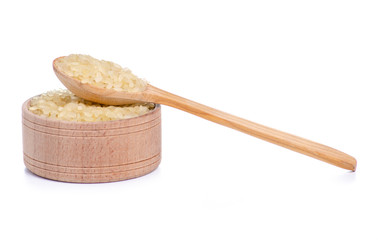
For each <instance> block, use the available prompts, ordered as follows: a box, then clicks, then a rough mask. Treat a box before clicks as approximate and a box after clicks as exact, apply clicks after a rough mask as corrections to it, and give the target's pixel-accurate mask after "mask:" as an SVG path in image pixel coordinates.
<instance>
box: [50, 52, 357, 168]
mask: <svg viewBox="0 0 378 240" xmlns="http://www.w3.org/2000/svg"><path fill="white" fill-rule="evenodd" d="M57 59H59V58H57ZM57 59H55V60H54V62H53V69H54V71H55V74H56V75H57V77H58V78H59V80H60V81H61V82H62V83H63V84H64V85H65V86H66V87H67V88H68V89H69V90H71V91H72V92H73V93H74V94H76V95H77V96H79V97H82V98H84V99H88V100H91V101H94V102H99V103H103V104H112V105H120V104H126V103H132V102H138V101H142V102H154V103H159V104H163V105H167V106H170V107H174V108H177V109H180V110H183V111H186V112H188V113H191V114H194V115H197V116H199V117H201V118H204V119H207V120H209V121H212V122H215V123H218V124H221V125H223V126H226V127H230V128H233V129H235V130H238V131H241V132H244V133H246V134H249V135H252V136H254V137H257V138H260V139H262V140H265V141H268V142H270V143H274V144H276V145H279V146H281V147H285V148H287V149H290V150H293V151H296V152H299V153H302V154H305V155H307V156H310V157H313V158H316V159H318V160H321V161H324V162H326V163H329V164H333V165H335V166H338V167H341V168H344V169H348V170H352V171H355V170H356V165H357V161H356V159H355V158H353V157H352V156H350V155H348V154H346V153H343V152H341V151H339V150H336V149H334V148H331V147H328V146H325V145H323V144H320V143H316V142H313V141H310V140H307V139H304V138H301V137H297V136H294V135H292V134H289V133H285V132H282V131H279V130H276V129H272V128H269V127H266V126H263V125H261V124H257V123H254V122H251V121H248V120H246V119H242V118H239V117H236V116H233V115H231V114H228V113H225V112H222V111H219V110H216V109H214V108H211V107H208V106H205V105H203V104H200V103H197V102H194V101H191V100H188V99H185V98H183V97H180V96H177V95H174V94H172V93H169V92H167V91H164V90H161V89H159V88H156V87H154V86H152V85H148V86H147V88H146V89H145V90H144V91H142V92H137V93H127V92H124V91H122V92H120V91H115V90H111V89H103V88H98V87H95V86H91V85H89V84H83V83H81V82H79V81H78V80H75V79H73V78H70V77H69V76H67V75H65V74H63V73H61V72H60V71H59V70H58V69H57V68H56V67H55V61H56V60H57Z"/></svg>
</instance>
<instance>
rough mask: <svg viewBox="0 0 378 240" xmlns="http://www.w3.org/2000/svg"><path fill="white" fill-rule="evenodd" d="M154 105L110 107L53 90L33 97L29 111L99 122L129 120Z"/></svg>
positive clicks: (52, 116) (65, 91) (56, 116)
mask: <svg viewBox="0 0 378 240" xmlns="http://www.w3.org/2000/svg"><path fill="white" fill-rule="evenodd" d="M154 107H155V105H154V104H153V103H143V104H131V105H123V106H108V105H102V104H98V103H94V102H91V101H87V100H84V99H82V98H79V97H77V96H75V95H74V94H73V93H71V92H70V91H68V90H53V91H48V92H46V93H43V94H41V95H39V96H36V97H33V98H32V99H31V101H30V106H29V111H31V112H33V113H34V114H37V115H40V116H44V117H48V118H54V119H59V120H66V121H76V122H97V121H111V120H120V119H127V118H132V117H137V116H141V115H143V114H146V113H148V112H149V111H150V110H152V109H153V108H154Z"/></svg>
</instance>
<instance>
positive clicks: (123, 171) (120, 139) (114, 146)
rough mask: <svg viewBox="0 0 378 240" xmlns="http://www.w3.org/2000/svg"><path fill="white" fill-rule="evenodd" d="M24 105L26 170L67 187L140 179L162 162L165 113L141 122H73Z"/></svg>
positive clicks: (157, 112) (137, 119) (152, 113)
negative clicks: (66, 184) (77, 184)
mask: <svg viewBox="0 0 378 240" xmlns="http://www.w3.org/2000/svg"><path fill="white" fill-rule="evenodd" d="M29 104H30V99H29V100H27V101H26V102H25V103H24V104H23V106H22V130H23V132H22V135H23V150H24V163H25V166H26V167H27V168H28V169H29V170H30V171H31V172H33V173H34V174H36V175H38V176H41V177H44V178H48V179H53V180H57V181H64V182H78V183H98V182H113V181H120V180H126V179H130V178H136V177H140V176H143V175H145V174H148V173H150V172H152V171H153V170H155V169H156V168H157V167H158V166H159V163H160V160H161V108H160V105H156V106H155V108H154V109H153V110H151V111H150V112H149V113H147V114H144V115H142V116H139V117H135V118H130V119H124V120H116V121H104V122H71V121H62V120H55V119H50V118H46V117H42V116H38V115H36V114H34V113H32V112H30V111H29V110H28V107H29Z"/></svg>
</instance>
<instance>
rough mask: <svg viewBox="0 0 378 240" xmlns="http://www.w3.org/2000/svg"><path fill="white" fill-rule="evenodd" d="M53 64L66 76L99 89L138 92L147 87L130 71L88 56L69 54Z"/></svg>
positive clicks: (143, 81)
mask: <svg viewBox="0 0 378 240" xmlns="http://www.w3.org/2000/svg"><path fill="white" fill-rule="evenodd" d="M55 64H56V67H57V68H58V70H59V71H61V72H63V73H65V74H66V75H68V76H70V77H72V78H75V79H77V80H79V81H81V82H82V83H88V84H91V85H94V86H97V87H100V88H106V89H114V90H116V91H127V92H140V91H143V90H144V89H145V88H146V86H147V82H146V81H145V80H143V79H141V78H138V77H137V76H135V75H134V74H133V73H132V72H131V71H130V69H127V68H122V67H121V66H119V65H118V64H115V63H113V62H109V61H104V60H98V59H96V58H93V57H91V56H89V55H82V54H71V55H68V56H66V57H62V58H59V59H58V60H57V61H56V62H55Z"/></svg>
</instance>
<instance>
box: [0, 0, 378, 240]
mask: <svg viewBox="0 0 378 240" xmlns="http://www.w3.org/2000/svg"><path fill="white" fill-rule="evenodd" d="M0 26H1V28H0V34H1V36H0V43H1V44H0V66H1V67H0V68H1V79H0V81H1V82H2V93H1V95H0V97H1V109H2V110H1V127H2V129H1V133H2V134H1V171H0V191H1V192H0V194H1V198H0V220H1V224H0V239H291V240H292V239H343V240H346V239H378V195H377V192H378V172H377V169H378V153H377V148H378V139H377V135H378V127H377V123H378V114H377V106H378V86H377V84H376V82H377V79H378V70H377V69H378V68H377V66H378V2H377V1H364V0H360V1H347V0H340V1H336V0H325V1H323V0H318V1H300V0H298V1H292V0H289V1H269V0H266V1H235V0H233V1H205V0H202V1H143V0H142V1H133V2H130V1H109V0H107V1H67V0H66V1H38V0H34V1H1V3H0ZM70 53H83V54H90V55H92V56H94V57H96V58H100V59H106V60H111V61H114V62H116V63H119V64H120V65H122V66H127V67H129V68H130V69H132V70H133V72H134V73H136V74H137V75H138V76H140V77H143V78H146V79H147V80H148V81H149V82H150V83H151V84H152V85H155V86H157V87H160V88H162V89H165V90H167V91H170V92H173V93H175V94H178V95H181V96H183V97H186V98H189V99H193V100H195V101H198V102H201V103H204V104H206V105H209V106H212V107H215V108H218V109H221V110H223V111H226V112H229V113H232V114H234V115H237V116H241V117H244V118H246V119H249V120H252V121H254V122H258V123H261V124H264V125H267V126H270V127H274V128H277V129H280V130H283V131H287V132H290V133H293V134H296V135H299V136H302V137H305V138H308V139H311V140H313V141H317V142H320V143H323V144H326V145H329V146H331V147H334V148H336V149H339V150H341V151H344V152H346V153H348V154H350V155H352V156H354V157H355V158H356V159H357V160H358V168H357V172H355V173H352V172H349V171H347V170H344V169H341V168H337V167H335V166H332V165H329V164H326V163H323V162H321V161H318V160H315V159H312V158H309V157H306V156H303V155H301V154H298V153H295V152H292V151H289V150H286V149H284V148H280V147H277V146H275V145H272V144H270V143H266V142H263V141H261V140H258V139H256V138H253V137H251V136H248V135H245V134H242V133H239V132H236V131H234V130H231V129H227V128H225V127H222V126H220V125H217V124H214V123H211V122H208V121H206V120H203V119H200V118H198V117H195V116H191V115H189V114H187V113H184V112H181V111H179V110H175V109H172V108H170V107H163V112H162V120H163V125H162V127H163V159H162V163H161V165H160V167H159V168H158V169H157V170H156V171H154V172H153V173H151V174H149V175H147V176H144V177H141V178H137V179H133V180H129V181H122V182H116V183H107V184H70V183H61V182H56V181H51V180H46V179H43V178H40V177H37V176H35V175H33V174H32V173H30V172H29V171H27V170H26V169H25V167H24V164H23V159H22V135H21V105H22V103H23V102H24V101H25V100H26V99H28V98H30V97H32V96H34V95H37V94H40V93H42V92H45V91H47V90H51V89H56V88H62V87H63V86H62V85H61V84H60V82H59V81H58V80H57V78H56V77H55V76H54V73H53V71H52V67H51V65H52V60H53V59H54V58H56V57H58V56H63V55H67V54H70Z"/></svg>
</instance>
